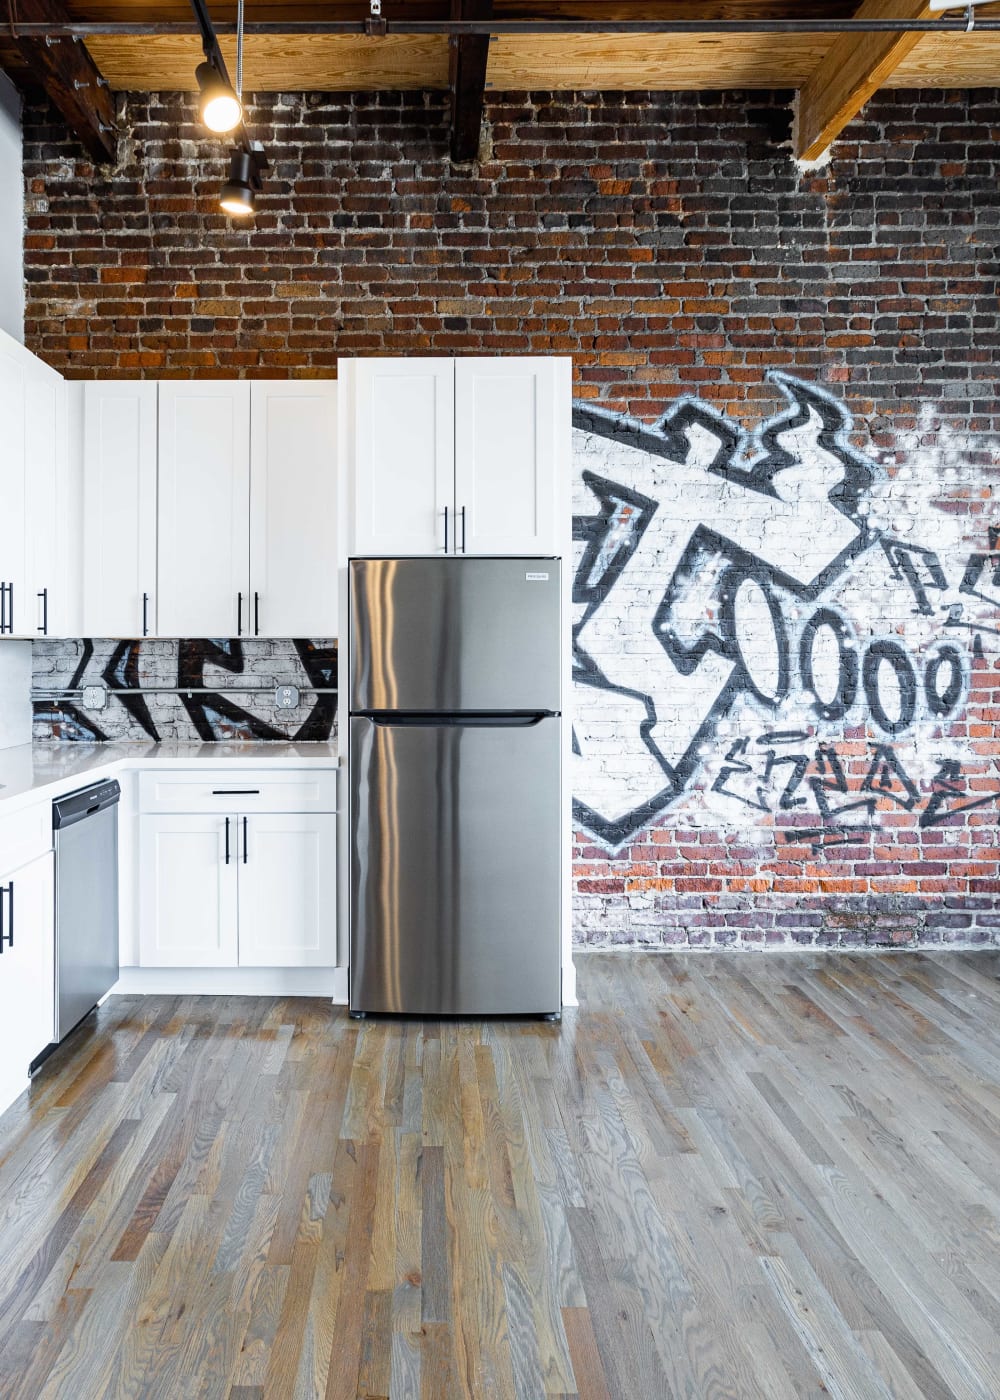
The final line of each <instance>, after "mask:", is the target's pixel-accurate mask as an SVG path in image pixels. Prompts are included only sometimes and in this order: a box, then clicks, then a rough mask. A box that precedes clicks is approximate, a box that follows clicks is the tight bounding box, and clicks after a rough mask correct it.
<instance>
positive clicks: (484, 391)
mask: <svg viewBox="0 0 1000 1400" xmlns="http://www.w3.org/2000/svg"><path fill="white" fill-rule="evenodd" d="M559 369H560V361H558V360H552V359H542V358H538V357H531V356H510V357H509V358H506V359H497V360H479V359H468V360H456V361H455V510H456V516H457V519H458V539H457V542H456V547H457V548H458V550H459V551H461V552H463V553H467V554H556V553H558V539H559V535H558V529H557V521H556V483H557V477H558V473H557V461H558V457H557V453H558V442H559V436H558V425H557V411H558V410H559V408H560V407H561V409H562V411H563V413H564V414H566V415H568V414H569V411H570V410H569V403H568V402H566V403H565V404H563V403H562V401H561V399H560V395H559Z"/></svg>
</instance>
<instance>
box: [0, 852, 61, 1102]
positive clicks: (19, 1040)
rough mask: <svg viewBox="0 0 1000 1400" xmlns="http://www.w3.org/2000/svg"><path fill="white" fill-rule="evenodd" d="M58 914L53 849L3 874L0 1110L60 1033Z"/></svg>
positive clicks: (0, 900)
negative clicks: (57, 1020)
mask: <svg viewBox="0 0 1000 1400" xmlns="http://www.w3.org/2000/svg"><path fill="white" fill-rule="evenodd" d="M54 918H55V884H54V867H53V856H52V852H51V851H49V852H48V853H47V854H46V855H43V856H38V857H37V858H36V859H35V860H33V861H31V862H29V863H28V864H27V865H23V866H21V867H20V868H19V869H18V870H14V871H10V872H8V873H5V874H0V1112H2V1111H3V1110H4V1109H5V1108H7V1107H8V1106H9V1105H10V1104H11V1103H13V1102H14V1100H15V1099H16V1098H17V1096H18V1094H20V1093H21V1091H22V1090H23V1089H24V1088H25V1086H26V1085H27V1083H28V1066H29V1065H30V1064H31V1062H32V1060H34V1059H35V1057H36V1056H37V1055H40V1054H41V1052H42V1051H43V1050H44V1049H45V1047H46V1046H47V1045H48V1044H50V1043H51V1040H52V1037H53V1034H54V1028H55V972H54V968H53V956H54V948H55V931H54Z"/></svg>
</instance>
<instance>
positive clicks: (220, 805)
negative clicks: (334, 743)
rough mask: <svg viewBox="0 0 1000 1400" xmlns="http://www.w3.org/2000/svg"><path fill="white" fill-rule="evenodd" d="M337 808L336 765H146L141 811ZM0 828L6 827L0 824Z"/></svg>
mask: <svg viewBox="0 0 1000 1400" xmlns="http://www.w3.org/2000/svg"><path fill="white" fill-rule="evenodd" d="M234 809H235V810H238V811H240V812H335V811H336V810H337V770H336V769H335V768H312V767H310V768H301V769H299V768H289V769H283V770H282V769H274V768H270V769H268V768H239V769H237V770H236V771H235V772H234V771H233V770H232V769H228V770H227V769H225V768H206V769H205V770H204V771H203V770H201V769H198V770H196V771H192V770H190V769H184V768H147V769H146V770H145V771H144V772H142V773H140V774H139V810H140V811H142V812H221V813H222V814H225V813H226V812H232V811H233V810H234ZM0 829H2V828H0Z"/></svg>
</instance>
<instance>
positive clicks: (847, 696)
mask: <svg viewBox="0 0 1000 1400" xmlns="http://www.w3.org/2000/svg"><path fill="white" fill-rule="evenodd" d="M821 627H829V629H830V631H831V632H832V633H833V635H834V637H835V638H836V642H837V651H838V655H839V661H838V670H837V693H836V695H835V696H834V697H833V699H832V700H823V699H821V697H820V694H819V692H818V690H817V689H816V676H815V672H814V670H813V648H814V646H815V643H816V633H817V632H818V631H819V630H820V628H821ZM854 646H855V637H854V633H853V631H852V630H851V628H850V627H848V625H847V623H846V622H845V621H844V619H843V618H842V617H841V616H840V614H839V613H836V612H834V610H833V609H832V608H817V609H816V611H815V612H814V613H813V615H812V616H811V617H810V618H809V620H808V622H807V623H806V625H805V627H804V628H803V629H802V636H801V637H800V639H799V675H800V676H801V677H802V685H803V688H804V689H805V690H807V691H809V692H810V694H811V695H812V697H813V709H814V710H815V711H816V713H817V715H819V717H820V719H824V720H836V719H843V717H844V715H846V714H847V711H848V710H849V709H850V708H851V706H852V705H853V704H854V702H855V700H856V699H857V697H858V677H859V673H860V663H859V660H858V653H857V651H855V650H854Z"/></svg>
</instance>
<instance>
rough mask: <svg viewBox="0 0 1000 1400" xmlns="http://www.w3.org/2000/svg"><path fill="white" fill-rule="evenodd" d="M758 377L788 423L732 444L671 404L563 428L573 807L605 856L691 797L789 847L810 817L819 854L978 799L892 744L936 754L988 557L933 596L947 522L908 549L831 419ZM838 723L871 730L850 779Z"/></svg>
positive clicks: (940, 585)
mask: <svg viewBox="0 0 1000 1400" xmlns="http://www.w3.org/2000/svg"><path fill="white" fill-rule="evenodd" d="M771 377H772V378H773V380H774V382H775V383H776V384H777V385H778V387H779V388H780V390H781V392H782V393H783V395H784V397H785V399H786V400H787V405H788V406H787V408H786V410H785V411H784V412H782V413H781V414H779V415H777V416H775V417H773V418H771V419H768V420H767V421H766V422H765V423H763V424H762V425H761V427H760V428H759V429H758V430H757V432H755V433H754V434H752V435H748V434H745V433H743V432H742V431H741V430H740V429H739V428H737V427H736V426H734V425H733V424H732V423H731V422H730V421H729V420H728V419H726V418H725V417H724V416H722V415H721V414H719V413H718V412H717V411H715V410H714V409H712V408H711V407H708V406H706V405H704V404H701V403H699V402H697V401H694V400H691V399H684V400H682V401H680V402H679V403H678V404H676V405H675V406H673V407H672V408H671V410H670V411H669V412H668V413H667V414H666V415H665V416H664V418H663V419H661V420H660V422H659V423H657V424H656V425H655V426H652V427H650V426H648V425H646V424H643V423H640V422H637V421H636V420H633V419H629V418H626V417H624V416H621V415H617V414H611V413H608V412H607V411H604V410H601V409H597V408H594V407H592V406H590V405H585V404H581V405H578V406H577V408H576V410H575V412H574V429H575V432H574V438H575V451H576V461H577V467H578V490H579V510H580V513H579V514H578V515H577V516H576V519H575V522H574V526H575V529H574V533H575V537H576V541H577V550H578V557H577V561H576V578H575V592H574V598H575V604H576V617H575V663H576V670H575V695H574V704H575V715H574V749H575V753H576V759H575V763H576V771H575V776H574V793H575V805H576V815H577V819H578V821H579V822H580V824H581V825H582V826H583V827H585V828H586V829H587V830H589V831H590V832H592V833H593V834H594V835H595V836H597V837H598V838H599V839H601V840H602V841H603V842H604V843H605V844H607V845H608V846H611V847H616V846H619V845H621V844H622V843H623V842H625V841H627V840H628V839H629V838H630V837H631V836H632V835H634V834H635V833H636V832H637V831H638V830H639V829H640V828H641V827H643V826H644V825H646V824H648V823H649V822H650V821H651V820H653V818H655V817H656V816H657V815H658V814H659V813H661V812H662V811H664V810H665V809H666V808H667V807H669V806H670V805H671V804H673V803H675V802H676V801H677V800H678V798H679V797H680V796H681V795H682V794H684V793H687V792H689V791H691V790H693V789H697V790H698V791H699V792H700V793H701V794H702V795H703V798H702V802H703V808H704V810H705V811H706V812H711V813H714V814H715V815H720V814H721V815H723V816H724V817H728V816H730V815H731V814H732V812H733V811H734V809H736V808H739V809H741V810H742V812H743V815H744V818H745V816H746V813H747V810H748V809H753V810H757V811H766V812H779V813H785V814H788V817H787V820H788V822H789V824H790V825H791V826H793V827H796V828H797V831H798V835H799V837H801V835H802V829H803V828H804V827H805V826H806V825H807V824H808V823H810V822H811V823H812V824H813V825H814V827H815V831H814V832H811V833H809V835H810V839H813V840H814V842H815V844H816V846H817V848H819V847H821V846H824V845H828V844H836V843H838V842H842V841H844V840H847V839H851V837H852V835H855V834H856V833H857V831H858V829H859V828H867V826H868V825H870V823H871V820H872V818H873V815H874V812H875V808H876V803H877V800H878V799H879V798H882V799H888V800H889V801H890V802H892V803H896V804H898V805H899V806H900V807H903V808H905V809H906V810H919V812H920V821H921V822H922V823H923V824H932V823H933V822H935V821H937V820H940V819H941V818H942V816H943V815H946V814H947V813H948V812H950V811H954V810H957V809H959V808H960V807H961V806H962V804H963V802H964V804H965V806H969V805H980V804H981V803H984V802H987V801H993V800H994V797H995V795H994V794H993V793H992V792H991V793H990V794H989V795H988V796H986V797H982V798H980V797H978V796H977V797H975V798H974V799H970V798H969V797H968V793H967V790H966V786H965V784H964V782H963V779H962V776H961V761H962V759H963V758H964V757H965V756H966V755H965V753H964V752H963V751H960V750H958V749H956V748H955V747H954V746H952V747H951V748H949V746H948V744H947V743H944V742H942V743H937V744H936V745H935V746H932V750H930V749H928V747H927V745H926V744H925V745H923V746H921V752H920V753H919V755H916V757H917V758H918V759H919V762H918V765H917V769H916V770H915V769H914V766H913V765H914V758H915V755H914V754H912V753H907V754H906V755H905V756H904V755H901V754H900V752H898V751H897V749H896V748H894V747H893V744H894V743H895V742H896V741H897V739H899V737H900V736H907V735H911V736H912V734H913V733H914V732H915V731H918V730H919V731H921V732H922V731H923V730H926V729H928V728H935V727H936V728H935V732H936V733H937V734H938V736H939V737H940V734H941V726H942V724H943V723H944V722H946V721H948V719H949V718H950V717H953V716H954V715H955V713H956V711H958V710H959V709H960V707H961V706H962V704H963V702H964V700H965V698H966V693H967V686H968V680H969V672H970V655H971V651H972V650H975V649H976V648H979V649H981V647H982V638H983V634H984V633H986V634H991V632H992V630H993V629H995V628H996V618H995V616H994V615H995V614H996V610H997V606H998V605H1000V564H998V561H997V559H996V558H995V557H994V555H993V554H992V553H991V551H992V550H993V548H994V546H995V544H996V541H995V540H994V539H993V538H992V537H991V539H990V540H989V542H988V547H987V548H984V550H983V552H982V553H981V554H973V555H971V556H970V555H969V552H968V551H966V553H965V555H964V556H963V557H962V558H961V560H960V567H959V568H958V571H957V577H956V578H955V579H953V580H952V581H949V577H948V574H947V572H946V567H945V564H944V563H943V562H942V558H941V548H940V546H941V545H942V544H946V545H948V546H949V547H952V546H954V545H955V544H956V543H957V540H956V538H955V531H954V528H953V527H952V526H949V525H948V524H947V521H946V518H945V517H939V518H940V519H941V520H942V529H941V530H940V531H939V530H938V529H937V528H936V527H935V528H934V529H933V531H932V535H931V539H930V541H929V542H928V543H916V542H914V541H911V540H908V539H906V538H905V536H906V535H908V534H910V533H912V531H913V528H914V517H913V515H912V513H908V512H907V511H906V510H905V509H901V508H900V500H899V487H900V486H901V485H903V482H904V478H902V477H901V476H900V478H899V479H898V480H897V482H896V485H895V487H893V486H892V485H891V484H890V483H888V481H887V478H886V474H885V472H884V471H883V470H882V468H881V467H880V466H879V465H878V464H877V463H876V462H875V461H874V460H873V459H871V458H869V457H867V456H865V455H863V454H861V453H859V452H858V451H857V450H856V449H855V448H854V447H853V446H852V445H851V442H850V439H849V433H850V430H851V426H852V425H851V420H850V417H849V415H848V414H847V413H846V411H845V410H844V408H843V406H842V405H841V404H840V403H838V402H837V400H835V399H834V398H833V397H831V396H830V395H828V394H827V393H825V392H823V391H822V390H820V389H817V388H816V387H815V386H813V385H809V384H805V383H803V382H801V381H799V380H796V379H793V378H791V377H790V376H785V375H780V374H775V375H773V376H771ZM904 470H906V469H904ZM903 489H904V491H908V490H909V487H908V485H907V486H904V487H903ZM894 490H895V493H896V494H895V495H894ZM595 506H596V510H595ZM894 507H895V508H896V509H895V516H894V514H893V509H894ZM986 544H987V542H986V541H984V545H986ZM932 545H933V546H934V547H932ZM950 562H951V561H949V563H950ZM984 615H985V616H984ZM991 621H992V628H991V626H990V622H991ZM960 639H966V641H967V643H968V644H971V645H963V644H961V642H960ZM852 721H853V722H866V723H867V724H868V725H869V728H870V729H871V731H872V735H873V742H872V744H871V746H870V747H871V754H870V763H869V765H868V767H867V769H866V771H865V774H864V777H863V779H862V780H861V781H860V782H858V781H853V782H852V781H851V780H850V778H849V776H848V775H847V769H846V765H845V764H844V762H843V761H842V758H841V756H840V755H839V753H838V750H837V747H836V739H837V736H838V730H839V731H840V732H842V731H843V729H844V727H845V726H846V725H847V724H848V723H849V722H852ZM920 784H922V788H923V790H921V786H920ZM720 804H721V805H722V811H721V813H720ZM727 805H728V810H727Z"/></svg>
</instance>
